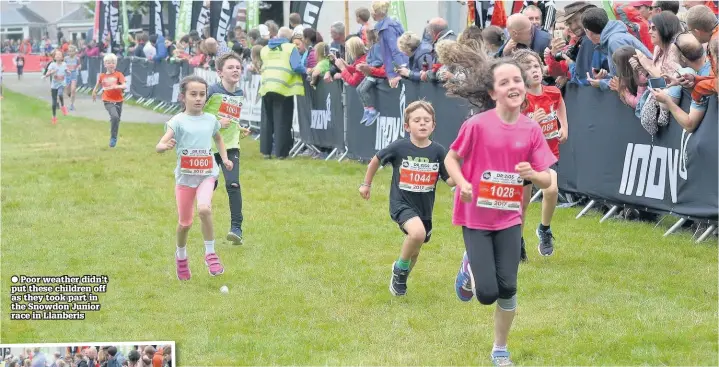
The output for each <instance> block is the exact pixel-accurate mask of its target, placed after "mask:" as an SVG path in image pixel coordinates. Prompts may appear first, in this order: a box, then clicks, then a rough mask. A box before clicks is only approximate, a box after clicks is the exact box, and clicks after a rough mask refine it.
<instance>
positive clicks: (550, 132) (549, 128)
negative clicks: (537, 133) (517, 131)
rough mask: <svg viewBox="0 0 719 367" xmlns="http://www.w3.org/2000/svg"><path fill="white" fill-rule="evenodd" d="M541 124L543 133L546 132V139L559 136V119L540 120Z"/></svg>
mask: <svg viewBox="0 0 719 367" xmlns="http://www.w3.org/2000/svg"><path fill="white" fill-rule="evenodd" d="M539 126H541V127H542V134H544V139H546V140H550V139H554V138H558V137H559V125H558V124H557V119H551V120H549V121H545V122H540V123H539Z"/></svg>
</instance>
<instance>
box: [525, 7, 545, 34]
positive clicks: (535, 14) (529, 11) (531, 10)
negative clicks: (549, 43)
mask: <svg viewBox="0 0 719 367" xmlns="http://www.w3.org/2000/svg"><path fill="white" fill-rule="evenodd" d="M522 14H524V15H526V16H527V18H528V19H529V22H530V23H532V25H533V26H535V27H537V28H542V10H540V9H539V8H538V7H536V6H535V5H528V6H527V7H526V8H524V10H522Z"/></svg>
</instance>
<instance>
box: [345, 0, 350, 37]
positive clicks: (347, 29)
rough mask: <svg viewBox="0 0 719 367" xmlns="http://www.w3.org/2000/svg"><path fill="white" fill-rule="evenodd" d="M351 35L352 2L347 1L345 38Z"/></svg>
mask: <svg viewBox="0 0 719 367" xmlns="http://www.w3.org/2000/svg"><path fill="white" fill-rule="evenodd" d="M349 34H350V2H349V0H345V36H348V35H349Z"/></svg>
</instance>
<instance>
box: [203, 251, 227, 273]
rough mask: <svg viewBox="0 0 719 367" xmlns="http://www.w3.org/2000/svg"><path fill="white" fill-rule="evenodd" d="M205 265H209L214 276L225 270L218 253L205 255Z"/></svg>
mask: <svg viewBox="0 0 719 367" xmlns="http://www.w3.org/2000/svg"><path fill="white" fill-rule="evenodd" d="M205 265H207V267H208V269H209V270H210V275H212V276H213V277H214V276H215V275H220V274H222V273H224V272H225V268H224V267H222V264H220V258H219V257H217V254H216V253H211V254H207V255H205Z"/></svg>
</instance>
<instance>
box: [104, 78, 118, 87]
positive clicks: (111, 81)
mask: <svg viewBox="0 0 719 367" xmlns="http://www.w3.org/2000/svg"><path fill="white" fill-rule="evenodd" d="M116 85H117V78H105V79H103V80H102V87H103V88H108V87H114V86H116Z"/></svg>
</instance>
